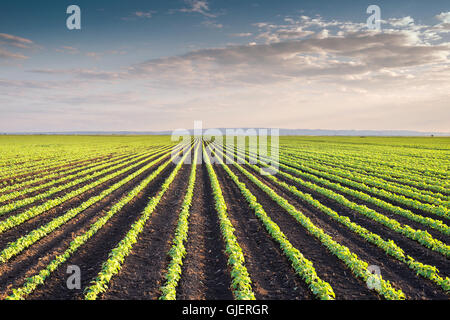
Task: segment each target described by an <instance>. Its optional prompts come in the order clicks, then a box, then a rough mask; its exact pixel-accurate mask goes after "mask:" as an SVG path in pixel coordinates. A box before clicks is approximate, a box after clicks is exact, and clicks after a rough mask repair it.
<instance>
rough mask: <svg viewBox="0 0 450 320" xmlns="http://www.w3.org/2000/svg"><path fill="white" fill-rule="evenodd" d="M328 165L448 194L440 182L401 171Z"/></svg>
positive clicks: (346, 162) (345, 163) (348, 164)
mask: <svg viewBox="0 0 450 320" xmlns="http://www.w3.org/2000/svg"><path fill="white" fill-rule="evenodd" d="M283 154H285V153H283ZM287 155H291V156H294V157H296V158H299V159H302V158H305V156H304V155H300V154H299V153H298V152H294V153H291V154H287ZM308 159H309V158H308ZM312 160H313V161H316V162H318V161H321V158H312ZM329 164H330V165H331V166H336V167H340V168H343V169H347V170H348V169H351V170H352V171H357V172H360V173H363V174H367V175H373V176H376V177H380V178H382V179H389V180H394V181H398V182H399V183H402V184H406V185H411V186H414V187H417V188H419V189H425V190H431V191H434V192H438V193H441V194H444V195H448V194H449V190H448V189H447V188H445V187H443V186H440V183H441V181H437V180H430V179H427V178H426V177H423V176H420V175H414V174H410V173H405V172H401V171H394V170H392V169H390V168H379V167H378V166H376V165H372V166H367V165H363V164H358V163H354V162H352V161H351V160H348V159H341V160H332V161H331V162H330V163H329Z"/></svg>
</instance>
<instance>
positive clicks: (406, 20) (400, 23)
mask: <svg viewBox="0 0 450 320" xmlns="http://www.w3.org/2000/svg"><path fill="white" fill-rule="evenodd" d="M388 23H389V24H391V25H392V26H394V27H406V26H409V25H412V24H414V19H413V18H411V17H410V16H407V17H403V18H398V19H396V18H392V19H389V20H388Z"/></svg>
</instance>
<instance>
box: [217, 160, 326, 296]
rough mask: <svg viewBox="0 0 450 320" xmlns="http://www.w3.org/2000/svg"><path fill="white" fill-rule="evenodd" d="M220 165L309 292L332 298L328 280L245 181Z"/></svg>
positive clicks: (225, 166)
mask: <svg viewBox="0 0 450 320" xmlns="http://www.w3.org/2000/svg"><path fill="white" fill-rule="evenodd" d="M221 165H222V168H224V170H225V171H226V173H227V174H228V176H229V177H230V178H231V180H232V181H233V182H234V183H235V184H236V186H237V187H238V188H239V190H240V191H241V194H242V196H243V197H244V198H245V200H246V201H247V203H248V205H249V207H250V208H251V209H252V210H253V211H254V212H255V215H256V217H257V218H258V219H259V220H260V221H261V222H262V224H263V225H264V227H265V228H266V230H267V232H268V233H269V235H270V236H271V237H272V238H273V239H274V240H275V241H276V242H277V243H278V244H279V246H280V249H281V250H282V252H283V253H284V254H285V255H286V257H287V258H288V259H289V261H290V262H291V265H292V268H293V269H294V271H295V272H296V273H297V274H298V275H299V276H300V278H301V279H302V280H303V281H305V282H306V284H307V285H308V286H309V288H310V290H311V292H312V293H313V294H314V295H315V296H316V297H317V298H319V299H321V300H333V299H334V298H335V293H334V291H333V288H332V287H331V286H330V284H329V283H328V282H326V281H324V280H322V279H320V277H319V276H318V275H317V272H316V270H315V268H314V266H313V263H312V262H311V261H310V260H308V259H306V258H305V257H304V256H303V255H302V254H301V252H300V251H299V250H298V249H297V248H295V247H294V246H293V245H292V244H291V243H290V242H289V240H288V238H287V237H286V236H285V234H284V233H283V232H282V231H281V229H280V227H279V226H278V225H277V224H276V223H275V222H273V221H272V219H271V218H270V217H269V216H268V215H267V213H266V211H265V210H264V208H263V207H262V206H261V204H259V203H258V202H257V199H256V197H255V196H254V195H253V194H252V193H251V192H250V190H249V189H248V188H247V187H246V185H245V183H243V182H241V181H239V178H238V177H237V176H236V175H235V174H234V173H233V171H231V170H230V168H229V167H228V166H227V165H225V164H224V163H223V161H221Z"/></svg>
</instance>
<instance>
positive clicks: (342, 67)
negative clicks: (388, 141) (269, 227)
mask: <svg viewBox="0 0 450 320" xmlns="http://www.w3.org/2000/svg"><path fill="white" fill-rule="evenodd" d="M71 4H76V5H78V6H79V7H80V8H81V27H82V29H81V30H68V29H67V28H66V23H65V20H66V18H67V17H68V15H67V14H66V8H67V7H68V6H69V5H71ZM371 4H376V5H378V6H379V7H380V9H381V20H382V24H381V26H382V29H381V30H379V31H373V30H368V28H367V25H366V19H367V17H368V16H369V15H368V14H367V13H366V8H367V7H368V6H369V5H371ZM449 11H450V4H449V2H448V1H350V0H347V1H298V0H297V1H290V0H289V1H258V0H255V1H242V0H241V1H236V0H221V1H219V0H180V1H175V0H170V1H136V0H132V1H111V0H110V1H34V2H30V1H23V0H19V1H2V3H1V4H0V112H2V117H1V119H0V132H1V131H7V132H13V131H61V130H67V131H69V130H170V129H174V128H180V127H184V128H190V127H192V125H193V121H194V120H203V122H204V126H205V127H215V126H220V127H252V126H255V127H260V126H267V127H282V128H309V129H315V128H322V129H410V130H422V131H448V128H450V122H449V119H450V113H449V107H448V106H447V101H448V98H449V92H450V90H449V89H450V88H449V83H450V81H448V80H450V72H449V61H450V56H449V55H450V50H449V43H450V36H449V35H450V13H449Z"/></svg>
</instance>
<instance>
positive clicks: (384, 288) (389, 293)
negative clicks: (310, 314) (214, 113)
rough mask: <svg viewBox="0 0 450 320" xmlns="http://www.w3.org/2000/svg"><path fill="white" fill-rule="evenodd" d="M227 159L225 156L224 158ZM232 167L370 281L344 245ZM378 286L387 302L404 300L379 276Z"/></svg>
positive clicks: (364, 264)
mask: <svg viewBox="0 0 450 320" xmlns="http://www.w3.org/2000/svg"><path fill="white" fill-rule="evenodd" d="M225 157H227V156H225ZM233 166H234V167H235V168H236V169H238V170H239V171H240V172H241V173H242V174H243V175H244V176H246V177H247V178H248V179H249V180H250V181H252V182H253V183H254V184H255V185H256V186H257V187H258V188H259V189H261V190H262V191H263V192H264V193H266V194H267V195H268V196H269V197H270V198H271V199H272V200H273V201H275V202H276V203H277V204H278V205H279V206H280V207H281V208H283V209H284V210H286V212H287V213H289V214H290V215H291V216H292V217H294V218H295V219H296V220H297V221H298V222H299V224H300V225H301V226H303V227H304V228H305V229H306V230H307V231H308V233H309V234H311V236H313V237H315V238H316V239H317V240H319V241H320V243H321V244H322V245H323V246H324V247H326V248H327V249H328V250H329V252H330V253H332V254H333V255H335V256H336V257H337V258H338V259H340V260H341V261H342V262H343V263H344V264H345V265H346V266H347V267H348V268H349V269H350V270H351V272H352V274H353V275H355V276H356V277H357V278H360V279H361V280H363V281H364V282H367V281H368V279H372V277H373V276H374V275H373V274H372V273H371V272H370V271H369V270H368V269H367V267H368V263H367V262H365V261H363V260H361V259H360V258H358V256H357V255H356V254H355V253H353V252H351V251H350V249H349V248H348V247H346V246H344V245H341V244H340V243H338V242H337V241H335V240H333V238H332V237H331V236H330V235H328V234H326V233H325V232H324V231H323V230H322V229H321V228H319V227H317V226H316V225H314V224H313V223H312V221H311V220H310V219H309V218H308V217H307V216H305V215H304V214H303V213H302V212H301V211H299V210H297V209H296V208H295V207H294V206H293V205H291V204H290V203H289V202H288V201H287V200H286V199H285V198H283V197H281V196H280V195H278V194H277V193H276V192H275V191H274V190H273V189H271V188H270V187H269V186H268V185H266V184H265V183H264V182H262V181H261V180H259V179H258V178H256V176H254V175H253V174H252V173H250V172H249V171H247V170H246V169H244V168H243V167H242V166H240V165H239V164H238V163H236V162H235V161H233ZM377 278H378V280H379V283H380V286H376V287H375V288H374V290H376V291H377V292H378V294H380V295H381V296H383V297H384V298H385V299H388V300H402V299H405V294H404V293H403V292H402V291H401V290H397V289H395V288H393V287H392V285H391V284H390V283H389V281H386V280H384V279H383V278H382V277H381V276H377Z"/></svg>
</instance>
